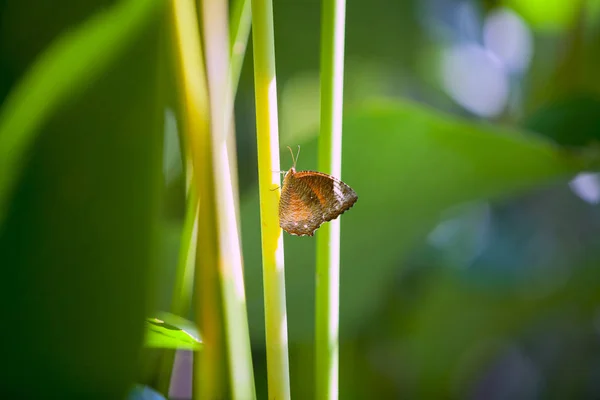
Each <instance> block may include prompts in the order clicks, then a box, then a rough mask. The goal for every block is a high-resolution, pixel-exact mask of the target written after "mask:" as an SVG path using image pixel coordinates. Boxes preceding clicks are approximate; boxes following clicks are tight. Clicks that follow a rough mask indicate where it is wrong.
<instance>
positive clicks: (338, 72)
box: [315, 0, 346, 400]
mask: <svg viewBox="0 0 600 400" xmlns="http://www.w3.org/2000/svg"><path fill="white" fill-rule="evenodd" d="M345 13H346V3H345V0H323V11H322V21H321V22H322V31H321V35H322V36H321V134H320V136H319V161H318V166H319V170H320V171H323V172H326V173H329V174H332V175H333V176H336V177H338V178H339V177H341V173H342V109H343V82H344V28H345V21H344V20H345ZM316 269H317V272H316V274H317V276H316V339H315V340H316V357H315V358H316V369H315V371H316V380H315V382H316V398H317V399H328V400H332V399H337V398H338V385H339V382H338V379H339V378H338V376H339V337H338V336H339V291H340V220H339V219H336V220H333V221H331V222H330V223H329V224H325V225H324V226H323V227H321V229H320V231H319V232H318V234H317V267H316Z"/></svg>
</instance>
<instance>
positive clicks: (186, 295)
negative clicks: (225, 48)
mask: <svg viewBox="0 0 600 400" xmlns="http://www.w3.org/2000/svg"><path fill="white" fill-rule="evenodd" d="M251 21H252V15H251V9H250V0H235V2H234V6H233V13H232V16H231V24H230V28H231V29H230V32H231V36H230V37H231V41H230V53H231V85H232V89H231V95H232V98H235V94H236V92H237V86H238V82H239V77H240V72H241V68H242V64H243V61H244V57H245V54H246V49H247V43H248V38H249V36H250V27H251ZM179 136H180V143H181V145H182V148H181V154H183V155H185V157H184V160H183V164H184V165H185V169H186V188H187V207H186V214H185V221H184V225H183V230H182V233H181V241H180V250H179V262H178V265H177V271H176V277H175V283H174V285H173V300H172V303H171V312H172V313H173V314H175V315H180V316H186V315H187V314H188V312H189V309H190V305H191V292H192V290H193V280H194V260H195V257H196V241H197V232H198V219H197V216H198V196H197V194H196V186H195V184H194V183H193V168H192V166H191V161H190V154H189V147H188V146H186V142H187V139H186V135H185V134H183V132H181V130H180V135H179ZM227 141H228V151H229V153H230V154H235V148H236V146H235V134H234V129H233V122H232V123H231V129H230V130H229V132H228V135H227ZM230 168H231V170H232V171H236V170H237V165H236V159H235V157H231V158H230ZM232 187H233V188H234V191H235V195H234V198H235V199H237V198H238V197H239V195H238V189H237V187H238V185H237V177H236V176H235V174H234V176H232ZM235 208H236V210H238V207H237V202H236V207H235ZM237 222H238V226H239V215H238V216H237ZM174 359H175V351H173V350H165V351H164V354H163V358H162V360H161V367H160V370H159V371H160V372H159V378H158V383H157V389H158V390H159V391H160V392H161V393H165V394H167V393H168V390H169V385H170V381H171V373H172V369H173V362H174Z"/></svg>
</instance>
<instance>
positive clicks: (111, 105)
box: [0, 0, 165, 400]
mask: <svg viewBox="0 0 600 400" xmlns="http://www.w3.org/2000/svg"><path fill="white" fill-rule="evenodd" d="M114 4H115V5H114V6H112V7H110V8H104V9H103V11H102V12H99V13H98V14H96V15H94V16H93V17H92V18H90V19H89V20H87V21H85V22H83V23H82V24H81V25H80V26H78V27H76V28H74V29H72V30H70V31H69V32H68V33H66V34H64V35H63V36H61V37H59V38H57V39H56V41H54V42H52V43H51V44H50V46H49V47H48V48H47V49H46V50H45V51H44V53H43V54H41V55H40V56H39V58H38V59H37V60H36V61H35V62H34V63H33V65H32V66H31V69H30V70H29V71H28V72H27V73H26V74H25V76H24V78H23V80H22V81H21V82H20V83H19V84H18V85H17V86H15V87H14V90H13V92H12V93H11V94H10V95H9V97H8V98H7V99H6V101H5V102H4V104H3V105H2V110H1V114H0V218H2V219H3V223H2V225H1V226H0V257H1V258H0V265H2V271H3V276H2V279H1V280H0V302H1V304H2V305H3V313H2V318H3V323H4V324H5V325H4V326H7V327H10V334H11V340H10V341H7V340H3V341H1V342H0V354H2V359H3V363H2V365H3V366H2V368H1V369H0V374H1V375H2V377H3V379H2V383H1V384H0V391H1V392H2V394H3V396H4V397H6V398H32V399H33V398H35V399H40V398H61V399H83V398H85V399H111V400H112V399H116V398H123V397H124V396H125V394H126V393H127V391H128V390H129V388H130V387H131V383H132V382H133V381H134V379H135V377H136V374H137V370H138V366H139V364H138V362H139V359H140V354H141V350H142V346H143V340H144V320H145V317H146V316H147V315H148V313H149V311H150V309H151V307H150V304H149V301H148V300H149V296H150V294H151V292H150V283H151V279H150V273H151V271H152V269H153V265H154V264H155V262H156V258H157V257H156V255H155V251H156V250H155V249H156V248H157V246H156V243H157V240H156V239H157V222H158V221H157V219H158V215H159V199H160V187H161V182H162V176H161V153H162V149H161V140H162V128H163V113H164V95H163V88H162V87H161V86H160V85H159V82H160V81H161V79H158V78H159V75H160V72H161V69H160V66H161V62H162V60H163V59H164V58H165V57H161V53H160V51H159V48H160V47H159V43H160V35H161V31H162V26H161V24H162V12H163V5H164V2H163V1H162V0H152V1H148V0H127V1H120V2H115V3H114ZM22 15H23V17H24V18H25V19H24V20H22V21H20V23H21V24H23V25H25V26H27V25H28V24H30V21H28V20H27V19H26V17H27V13H23V14H22ZM48 18H51V15H49V16H48ZM46 34H49V33H48V32H46V31H44V30H43V29H40V30H38V31H36V35H46ZM162 81H164V79H162Z"/></svg>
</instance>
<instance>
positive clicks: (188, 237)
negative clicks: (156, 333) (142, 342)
mask: <svg viewBox="0 0 600 400" xmlns="http://www.w3.org/2000/svg"><path fill="white" fill-rule="evenodd" d="M190 171H191V168H190ZM197 240H198V195H197V194H196V186H195V185H189V191H188V199H187V206H186V212H185V221H184V224H183V230H182V232H181V241H180V244H179V259H178V263H177V271H176V275H175V284H174V285H173V300H172V302H171V312H172V313H173V314H175V315H178V316H182V317H185V316H186V315H187V313H188V312H189V310H190V304H191V300H192V291H193V287H194V285H193V283H194V265H195V260H196V242H197ZM174 361H175V351H174V350H164V351H163V355H162V359H161V367H160V370H159V371H160V372H159V376H158V383H157V387H156V389H158V391H159V392H161V393H163V394H165V395H168V391H169V387H170V383H171V372H172V370H173V362H174Z"/></svg>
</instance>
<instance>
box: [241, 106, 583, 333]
mask: <svg viewBox="0 0 600 400" xmlns="http://www.w3.org/2000/svg"><path fill="white" fill-rule="evenodd" d="M285 145H292V146H293V145H294V144H293V143H282V146H285ZM281 156H282V165H283V166H285V165H286V160H288V162H287V164H288V165H291V160H289V155H287V156H286V153H285V151H284V152H282V155H281ZM342 159H343V167H342V179H343V180H344V182H346V183H347V184H349V185H350V186H352V188H353V189H354V190H355V191H356V192H357V194H358V202H357V203H356V205H355V206H354V207H353V208H352V209H351V210H350V211H348V212H347V213H345V214H344V215H342V216H341V226H342V238H341V240H342V243H341V288H340V290H341V292H340V296H341V298H340V331H341V335H342V338H343V337H344V336H348V335H352V334H353V332H354V331H355V330H356V329H358V328H359V327H360V324H361V322H362V321H365V320H366V318H367V316H368V315H369V314H370V313H373V312H375V311H376V310H377V309H378V307H379V305H380V301H381V300H382V299H383V296H385V293H386V289H387V288H388V287H391V285H390V283H389V282H390V280H392V279H393V278H394V275H395V274H397V271H398V267H399V266H400V265H401V264H402V262H403V259H404V256H405V255H406V253H407V251H408V250H410V248H411V246H412V245H413V244H414V243H415V242H416V240H418V239H419V238H422V237H423V236H424V235H426V234H427V232H428V231H429V230H430V229H431V228H432V227H433V226H434V225H435V224H436V223H437V222H438V221H439V218H440V216H441V213H442V212H443V211H444V210H446V209H448V208H450V207H452V206H455V205H458V204H461V203H465V202H469V201H472V200H477V199H484V198H492V197H498V196H508V195H510V194H514V193H516V192H518V191H524V190H527V189H529V188H532V187H534V186H537V185H541V184H543V183H548V182H551V181H553V180H557V179H564V178H566V177H569V176H570V175H572V174H574V173H575V172H577V171H579V170H581V169H582V168H583V167H584V165H585V161H584V160H582V159H580V158H577V157H575V156H574V155H572V154H570V153H567V152H566V151H563V150H561V149H560V148H558V147H555V146H553V145H552V144H551V143H549V142H547V141H545V140H543V139H542V138H539V137H537V136H534V135H532V134H527V133H524V132H520V131H516V130H507V129H503V128H499V127H494V126H491V125H485V124H477V123H472V122H467V121H463V120H460V119H457V118H454V117H451V116H448V115H443V114H440V113H436V112H433V111H430V110H428V109H426V108H424V107H421V106H417V105H414V104H411V103H403V102H392V101H382V102H380V103H377V104H372V105H370V106H369V107H367V108H364V109H362V110H352V111H350V110H347V111H346V119H345V123H344V138H343V154H342ZM315 166H316V143H315V142H314V141H313V142H311V143H309V144H307V145H305V146H303V148H302V153H301V155H300V160H299V161H298V165H297V168H298V170H310V169H314V168H315ZM243 200H244V201H243V205H242V221H243V227H242V228H243V234H244V237H243V244H244V255H245V263H246V264H245V265H246V268H245V272H246V280H247V292H246V293H247V299H248V309H249V315H250V318H251V326H252V327H253V328H254V330H253V338H254V339H256V343H257V344H258V343H260V342H261V341H262V340H263V339H262V335H263V334H264V331H263V326H264V324H262V323H261V322H262V318H263V316H262V289H261V280H260V277H261V274H260V252H259V249H260V245H259V238H260V235H259V220H258V211H257V209H258V198H257V195H256V193H255V192H254V193H250V194H248V195H247V196H246V197H245V198H244V199H243ZM316 234H317V235H318V234H319V231H317V233H316ZM285 249H286V264H287V268H286V279H287V286H286V292H287V298H288V313H289V316H288V321H289V332H290V340H291V341H293V340H296V341H297V340H303V341H306V340H310V339H311V338H312V335H313V314H314V300H313V299H314V280H315V277H314V273H315V272H314V258H313V257H314V256H313V255H314V239H311V238H304V237H303V238H298V237H291V236H289V235H286V236H285Z"/></svg>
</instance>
